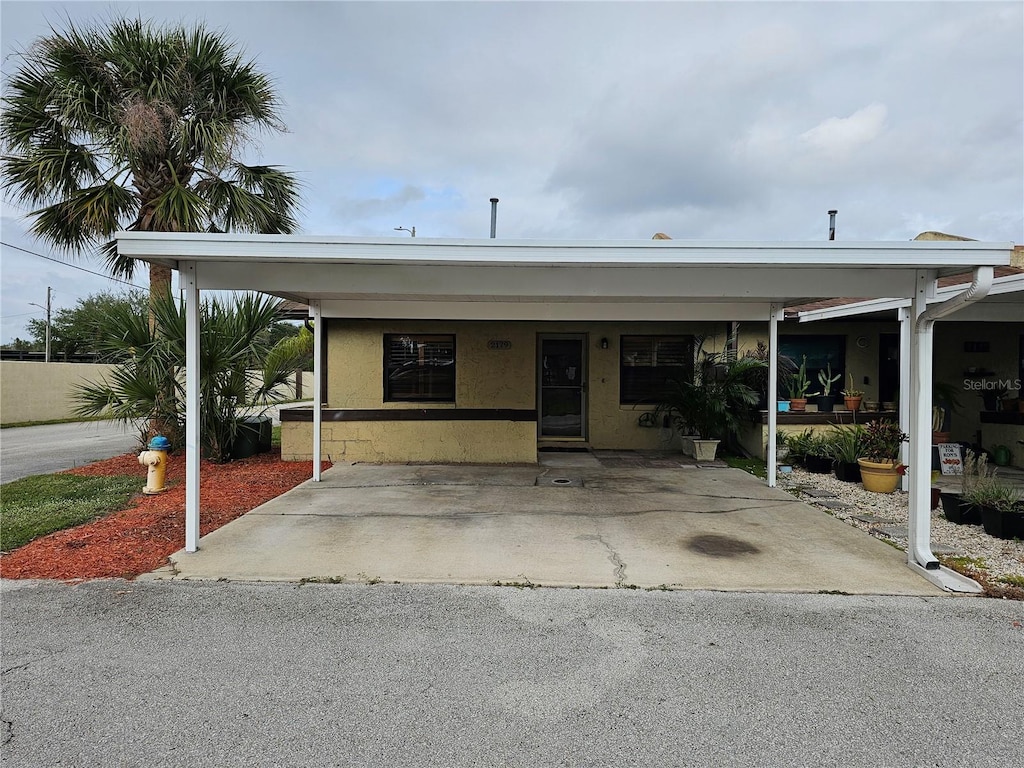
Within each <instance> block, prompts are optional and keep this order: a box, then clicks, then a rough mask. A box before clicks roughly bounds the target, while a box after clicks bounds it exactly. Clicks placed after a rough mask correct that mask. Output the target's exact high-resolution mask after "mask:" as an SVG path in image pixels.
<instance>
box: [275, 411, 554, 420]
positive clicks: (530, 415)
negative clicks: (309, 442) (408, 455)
mask: <svg viewBox="0 0 1024 768" xmlns="http://www.w3.org/2000/svg"><path fill="white" fill-rule="evenodd" d="M322 418H323V420H324V421H536V420H537V411H536V410H532V409H529V408H376V409H349V408H344V409H343V408H324V409H323V412H322ZM281 421H309V422H311V421H313V409H312V408H282V409H281Z"/></svg>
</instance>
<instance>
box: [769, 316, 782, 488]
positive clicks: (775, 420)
mask: <svg viewBox="0 0 1024 768" xmlns="http://www.w3.org/2000/svg"><path fill="white" fill-rule="evenodd" d="M784 311H785V310H784V309H783V308H782V307H781V306H779V305H778V304H772V305H771V309H770V315H769V317H768V451H767V463H768V467H767V470H768V487H769V488H774V487H775V485H776V483H777V482H778V478H777V475H776V466H775V462H776V459H777V458H778V446H776V445H775V432H776V430H778V425H779V405H778V400H779V321H780V320H782V319H783V313H784Z"/></svg>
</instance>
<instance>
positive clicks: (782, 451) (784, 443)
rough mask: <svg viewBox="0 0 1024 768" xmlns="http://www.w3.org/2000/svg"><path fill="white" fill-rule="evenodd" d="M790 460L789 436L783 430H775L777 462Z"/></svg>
mask: <svg viewBox="0 0 1024 768" xmlns="http://www.w3.org/2000/svg"><path fill="white" fill-rule="evenodd" d="M787 458H789V436H788V435H787V434H786V433H785V432H783V431H782V430H781V429H777V430H775V460H776V461H777V462H779V463H782V462H784V461H785V460H786V459H787Z"/></svg>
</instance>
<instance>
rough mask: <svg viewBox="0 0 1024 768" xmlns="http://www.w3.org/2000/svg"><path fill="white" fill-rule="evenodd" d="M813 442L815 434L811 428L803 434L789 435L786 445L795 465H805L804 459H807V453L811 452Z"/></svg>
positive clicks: (790, 458)
mask: <svg viewBox="0 0 1024 768" xmlns="http://www.w3.org/2000/svg"><path fill="white" fill-rule="evenodd" d="M813 440H814V433H813V432H811V428H810V427H808V428H807V429H805V430H803V431H802V432H796V433H793V434H791V435H789V436H788V437H787V439H786V444H787V445H788V446H789V460H790V462H792V463H793V464H803V463H804V459H805V458H806V457H807V451H808V450H810V447H811V443H812V442H813Z"/></svg>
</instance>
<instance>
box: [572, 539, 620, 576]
mask: <svg viewBox="0 0 1024 768" xmlns="http://www.w3.org/2000/svg"><path fill="white" fill-rule="evenodd" d="M580 538H581V539H585V540H589V541H596V542H598V543H599V544H600V545H601V546H602V547H604V548H605V549H607V550H608V560H609V561H610V562H611V564H612V565H613V566H614V569H613V571H612V573H613V574H614V575H615V586H616V587H619V588H621V587H623V586H624V585H625V583H626V563H625V562H623V560H622V558H621V557H619V553H618V552H616V551H615V548H614V547H613V546H612V545H611V544H609V543H608V542H607V541H605V540H604V536H602V535H601V534H599V533H593V534H590V535H586V536H580Z"/></svg>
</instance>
